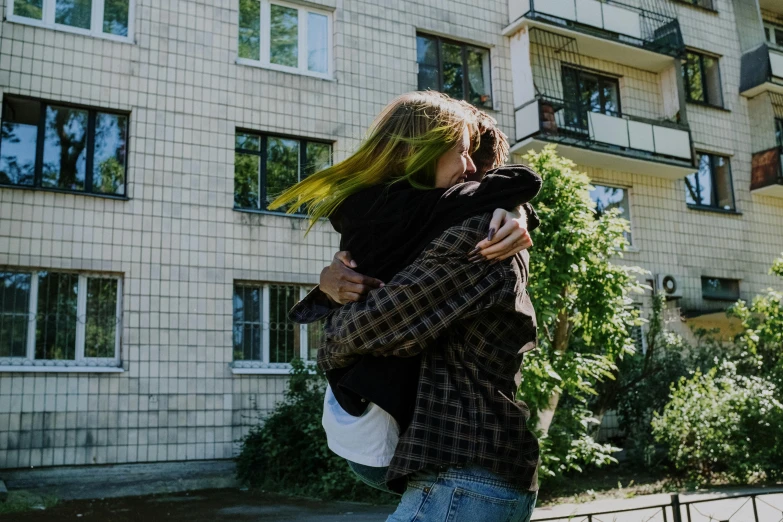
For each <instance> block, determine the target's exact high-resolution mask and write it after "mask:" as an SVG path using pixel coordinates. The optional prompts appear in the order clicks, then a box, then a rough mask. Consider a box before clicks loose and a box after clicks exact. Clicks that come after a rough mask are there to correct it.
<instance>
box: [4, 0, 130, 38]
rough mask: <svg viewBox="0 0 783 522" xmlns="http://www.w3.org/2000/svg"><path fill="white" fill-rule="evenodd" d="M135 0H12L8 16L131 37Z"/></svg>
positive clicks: (102, 34)
mask: <svg viewBox="0 0 783 522" xmlns="http://www.w3.org/2000/svg"><path fill="white" fill-rule="evenodd" d="M133 3H134V2H133V0H9V2H8V19H9V20H11V21H13V22H22V23H28V24H33V25H40V26H43V27H51V28H53V29H62V30H64V31H70V32H75V33H80V34H87V35H91V36H99V37H103V38H111V39H114V40H122V41H130V38H131V35H132V34H133Z"/></svg>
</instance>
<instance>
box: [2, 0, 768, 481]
mask: <svg viewBox="0 0 783 522" xmlns="http://www.w3.org/2000/svg"><path fill="white" fill-rule="evenodd" d="M713 2H714V3H710V2H709V0H698V1H696V0H694V1H693V2H675V1H670V0H658V1H654V0H643V1H638V0H637V1H636V2H634V1H633V0H628V2H623V3H620V2H613V1H605V2H597V1H595V0H529V1H524V0H511V1H510V2H505V1H500V0H493V1H489V2H483V3H481V4H480V5H479V4H478V3H477V2H468V1H463V0H449V1H447V0H399V1H397V2H379V1H372V0H308V1H289V0H213V1H210V2H206V1H201V0H170V1H168V2H151V1H149V0H0V8H2V12H3V14H4V19H3V21H2V23H0V94H1V95H2V126H1V128H2V135H0V468H17V467H27V466H59V465H77V464H106V463H122V462H156V461H174V460H196V459H220V458H229V457H231V456H232V455H233V454H234V452H235V451H236V447H237V446H236V440H237V439H238V438H239V437H241V436H242V435H243V434H244V433H246V431H247V430H248V429H249V427H250V426H253V425H256V424H257V423H258V421H259V419H260V418H262V417H263V415H264V414H265V413H266V412H268V411H269V409H270V408H272V407H273V405H274V403H275V402H276V401H277V400H279V398H280V396H281V393H282V391H283V389H284V385H285V376H286V374H287V372H288V371H289V362H290V361H291V359H292V358H294V357H297V356H298V357H303V358H310V357H312V355H313V349H314V347H315V345H316V342H317V335H318V329H317V328H310V329H308V328H304V327H300V326H298V325H293V324H291V323H290V322H288V321H287V319H286V317H285V312H286V310H287V309H288V308H289V307H290V306H291V305H292V304H293V303H294V302H295V301H296V300H297V299H298V298H299V297H300V296H301V295H303V293H304V292H305V291H306V289H307V288H308V287H309V286H311V285H312V284H313V283H315V282H316V280H317V274H318V273H319V272H320V269H321V267H322V266H323V265H324V264H326V263H328V262H329V261H330V259H331V256H332V254H333V252H334V251H335V250H336V248H337V244H338V238H337V236H336V234H335V233H334V232H333V231H332V230H331V228H330V227H328V226H327V225H323V226H321V225H319V226H317V227H316V228H315V229H314V230H313V231H312V232H311V233H310V234H309V235H307V236H305V235H304V232H305V230H306V220H305V219H303V216H297V215H293V216H292V215H283V214H281V213H276V212H270V211H268V210H267V205H268V203H269V201H270V198H271V197H272V195H273V194H276V193H278V192H279V191H280V190H282V189H283V188H285V187H286V186H289V185H291V184H293V183H295V182H296V181H298V180H300V179H302V178H303V177H305V176H307V175H309V174H310V173H312V172H314V171H316V170H318V169H319V168H322V167H323V166H325V165H328V164H330V163H331V162H333V161H338V160H340V159H341V158H344V157H345V156H346V155H347V154H349V153H350V152H351V151H352V150H353V149H354V148H355V147H356V145H357V143H358V142H359V140H360V139H361V136H362V133H363V132H364V130H365V129H366V127H367V125H368V124H369V123H370V121H371V120H372V118H373V117H374V116H375V115H376V114H377V113H378V111H379V110H380V109H381V108H382V107H383V106H384V105H385V104H386V103H387V102H388V101H389V100H390V99H391V98H393V97H394V96H396V95H398V94H400V93H403V92H406V91H410V90H414V89H417V88H421V89H426V88H431V89H437V90H441V91H444V92H446V93H448V94H450V95H452V96H455V97H458V98H462V99H466V100H468V101H470V102H471V103H474V104H475V105H477V106H479V107H481V108H482V109H485V110H487V111H489V112H490V113H491V114H492V115H493V116H495V117H496V118H497V119H498V121H499V122H500V125H501V127H502V128H504V129H505V130H506V132H507V134H508V135H509V136H510V137H511V138H512V141H513V142H514V153H515V154H516V155H519V154H522V153H523V152H524V151H525V150H530V149H534V148H538V147H540V146H541V145H542V144H544V143H549V142H554V143H558V144H559V147H560V150H561V152H562V153H563V154H564V155H567V156H570V157H572V158H573V159H574V160H575V161H576V162H577V163H578V164H579V165H580V167H581V168H584V169H585V170H586V171H587V172H588V173H589V174H590V176H591V177H592V179H593V180H594V182H595V184H596V191H595V192H594V197H595V198H596V200H597V201H598V202H599V204H600V205H599V206H600V208H601V209H604V208H611V207H617V206H619V207H621V208H622V209H623V212H624V214H625V215H626V216H627V217H628V218H629V219H630V221H631V232H630V237H629V239H630V240H631V243H632V245H633V251H632V252H631V253H629V254H628V255H626V257H625V261H627V262H629V263H634V264H639V265H641V266H643V267H645V268H647V269H649V270H650V271H651V272H652V273H653V274H656V275H660V284H661V285H666V287H667V288H668V289H669V291H670V294H671V296H672V301H671V303H672V307H673V308H678V309H679V310H681V311H682V312H683V313H684V314H685V315H686V316H687V317H688V318H689V321H691V322H692V323H693V324H706V325H708V324H712V323H714V322H716V321H718V322H719V317H720V313H719V312H720V310H721V309H722V308H725V306H726V303H727V302H728V300H729V299H734V298H735V297H737V296H741V297H749V296H751V295H753V294H754V293H756V292H758V291H759V290H760V289H761V288H764V287H765V286H767V285H769V284H770V283H771V279H770V278H769V277H768V276H767V275H766V272H767V268H768V266H769V264H770V263H771V261H772V259H773V258H774V256H775V254H776V253H778V252H780V251H781V250H783V236H782V235H781V234H780V233H779V231H778V229H779V227H780V224H781V223H783V219H782V218H783V199H782V198H781V194H780V191H781V187H782V186H781V182H780V179H781V175H780V172H781V171H780V151H781V149H780V145H781V143H780V142H779V141H777V136H779V133H778V134H776V129H778V128H779V125H780V123H779V121H783V120H778V119H776V117H775V115H776V114H777V113H776V111H778V110H779V109H778V107H779V104H778V103H776V101H777V99H778V96H779V92H783V76H782V74H783V73H781V67H780V65H781V58H780V56H783V54H779V53H778V51H777V49H778V43H777V42H778V41H780V42H781V43H780V45H781V46H783V25H781V26H779V25H776V23H775V21H776V20H778V15H777V14H775V13H783V2H781V1H780V0H777V1H776V2H770V1H766V2H761V5H760V6H759V5H758V4H757V3H756V0H753V1H750V0H747V1H746V0H733V1H729V0H713ZM688 4H690V5H688ZM776 6H777V7H776ZM776 9H777V10H776ZM778 38H779V39H778ZM781 48H783V47H781ZM762 66H763V67H766V69H763V67H762ZM746 69H747V73H746ZM762 69H763V70H762ZM762 73H763V74H762ZM781 117H783V113H781ZM666 276H669V277H666ZM675 287H676V288H675ZM640 305H642V306H644V305H645V303H644V302H640ZM699 321H701V323H699Z"/></svg>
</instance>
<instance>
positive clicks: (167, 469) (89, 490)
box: [3, 460, 239, 500]
mask: <svg viewBox="0 0 783 522" xmlns="http://www.w3.org/2000/svg"><path fill="white" fill-rule="evenodd" d="M235 470H236V467H235V464H234V462H233V461H231V460H199V461H185V462H156V463H149V464H113V465H104V466H63V467H56V468H35V469H16V470H3V479H4V480H5V484H6V486H7V487H8V489H9V490H11V491H14V490H27V491H34V492H38V493H42V494H47V495H54V496H56V497H57V498H58V499H61V500H70V499H91V498H110V497H127V496H136V495H151V494H157V493H176V492H180V491H191V490H197V489H218V488H233V487H238V486H239V483H238V481H237V480H236V478H235Z"/></svg>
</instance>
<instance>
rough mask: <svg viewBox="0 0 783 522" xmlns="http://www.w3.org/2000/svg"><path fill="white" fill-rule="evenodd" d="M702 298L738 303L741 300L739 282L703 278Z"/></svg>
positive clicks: (717, 278)
mask: <svg viewBox="0 0 783 522" xmlns="http://www.w3.org/2000/svg"><path fill="white" fill-rule="evenodd" d="M701 296H702V298H704V299H714V300H717V301H737V300H738V299H739V298H740V288H739V280H738V279H722V278H719V277H704V276H702V278H701Z"/></svg>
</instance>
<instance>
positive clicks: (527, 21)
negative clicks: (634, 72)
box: [503, 0, 685, 72]
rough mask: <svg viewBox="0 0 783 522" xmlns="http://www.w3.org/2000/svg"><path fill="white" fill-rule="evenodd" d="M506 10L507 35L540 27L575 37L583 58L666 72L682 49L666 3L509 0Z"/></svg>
mask: <svg viewBox="0 0 783 522" xmlns="http://www.w3.org/2000/svg"><path fill="white" fill-rule="evenodd" d="M631 2H633V3H634V4H635V5H632V4H631ZM508 5H509V19H510V25H509V26H508V27H506V29H504V30H503V34H504V35H505V36H511V35H513V34H515V33H516V32H518V31H519V30H520V29H522V28H524V27H528V28H532V27H538V28H541V29H546V30H547V31H552V32H555V33H559V34H562V35H565V36H568V37H570V38H574V39H575V40H576V41H577V42H578V45H579V48H580V49H581V50H582V52H583V53H584V54H585V55H587V56H592V57H595V58H598V59H602V60H607V61H611V62H615V63H621V64H624V65H628V66H631V67H636V68H639V69H644V70H648V71H653V72H660V71H663V70H664V69H667V68H668V67H670V66H671V65H672V63H673V59H674V58H676V57H679V56H681V55H682V54H683V52H684V50H685V44H684V42H683V39H682V34H681V32H680V24H679V22H678V21H677V18H676V13H675V11H674V8H673V6H671V5H669V4H668V3H667V2H660V1H658V0H635V1H634V0H629V3H625V2H619V1H616V0H603V1H599V0H509V4H508ZM618 46H620V47H621V49H618Z"/></svg>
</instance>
